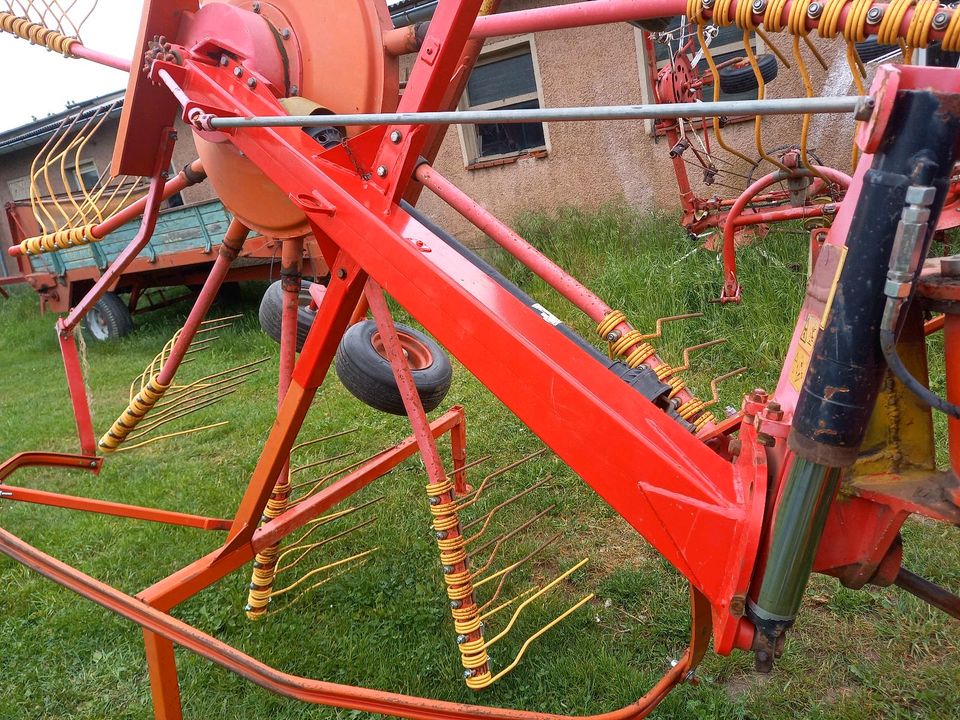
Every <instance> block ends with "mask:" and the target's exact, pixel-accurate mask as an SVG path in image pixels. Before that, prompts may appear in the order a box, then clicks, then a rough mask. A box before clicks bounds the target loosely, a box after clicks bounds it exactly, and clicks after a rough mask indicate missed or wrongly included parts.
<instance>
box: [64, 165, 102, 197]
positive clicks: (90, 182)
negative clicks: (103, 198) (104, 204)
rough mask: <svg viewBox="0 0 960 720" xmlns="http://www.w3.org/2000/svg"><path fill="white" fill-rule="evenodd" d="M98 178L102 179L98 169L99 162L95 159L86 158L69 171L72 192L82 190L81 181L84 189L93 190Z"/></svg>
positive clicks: (68, 176)
mask: <svg viewBox="0 0 960 720" xmlns="http://www.w3.org/2000/svg"><path fill="white" fill-rule="evenodd" d="M98 180H100V171H99V170H97V164H96V163H95V162H94V161H93V160H84V161H83V162H81V163H80V165H79V167H75V168H73V169H72V171H68V172H67V182H68V183H70V190H71V191H72V192H80V190H81V183H82V185H83V189H84V190H88V191H89V190H93V188H94V187H95V186H96V184H97V181H98Z"/></svg>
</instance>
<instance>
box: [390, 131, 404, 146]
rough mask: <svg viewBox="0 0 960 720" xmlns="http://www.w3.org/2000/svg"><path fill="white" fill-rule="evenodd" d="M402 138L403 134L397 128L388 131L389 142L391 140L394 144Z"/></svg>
mask: <svg viewBox="0 0 960 720" xmlns="http://www.w3.org/2000/svg"><path fill="white" fill-rule="evenodd" d="M402 139H403V134H402V133H401V132H400V131H399V130H394V131H393V132H392V133H390V142H392V143H393V144H394V145H396V144H397V143H398V142H400V141H401V140H402Z"/></svg>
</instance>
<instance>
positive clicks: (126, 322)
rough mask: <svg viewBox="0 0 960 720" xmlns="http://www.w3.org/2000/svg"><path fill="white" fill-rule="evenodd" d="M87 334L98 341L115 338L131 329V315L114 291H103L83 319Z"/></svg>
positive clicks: (127, 333)
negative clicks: (102, 294)
mask: <svg viewBox="0 0 960 720" xmlns="http://www.w3.org/2000/svg"><path fill="white" fill-rule="evenodd" d="M83 327H84V329H85V330H86V331H87V334H88V335H89V336H90V337H92V338H93V339H94V340H97V341H99V342H107V341H108V340H116V339H117V338H122V337H123V336H124V335H129V334H130V333H131V332H132V331H133V317H132V316H131V315H130V311H129V310H128V309H127V305H126V303H124V302H123V300H121V299H120V297H119V296H118V295H117V294H116V293H112V292H108V293H105V294H104V296H103V297H102V298H100V299H99V300H97V304H96V305H94V306H93V307H92V308H90V312H88V313H87V316H86V317H85V318H84V319H83Z"/></svg>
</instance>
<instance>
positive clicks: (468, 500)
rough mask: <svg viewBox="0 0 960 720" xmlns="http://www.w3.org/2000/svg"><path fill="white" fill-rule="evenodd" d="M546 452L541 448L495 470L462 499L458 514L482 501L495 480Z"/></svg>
mask: <svg viewBox="0 0 960 720" xmlns="http://www.w3.org/2000/svg"><path fill="white" fill-rule="evenodd" d="M545 452H547V448H541V449H540V450H537V451H536V452H532V453H530V454H529V455H526V456H524V457H522V458H520V459H519V460H516V461H514V462H512V463H510V464H509V465H504V466H503V467H502V468H497V469H496V470H494V471H493V472H492V473H490V474H489V475H487V476H486V477H485V478H484V479H483V480H482V481H481V482H480V485H478V486H477V488H476V489H474V490H472V491H471V492H468V493H467V494H466V495H464V496H463V497H462V498H460V500H459V502H458V503H457V512H462V511H463V510H466V509H467V508H468V507H470V506H471V505H473V504H475V503H476V502H477V501H478V500H479V499H480V497H481V496H482V495H483V493H484V491H486V489H487V487H488V485H489V484H490V483H491V482H492V481H493V480H495V479H496V478H498V477H500V476H501V475H504V474H505V473H508V472H509V471H511V470H514V469H516V468H518V467H519V466H521V465H523V464H524V463H527V462H530V461H531V460H533V459H534V458H535V457H539V456H540V455H543V454H544V453H545Z"/></svg>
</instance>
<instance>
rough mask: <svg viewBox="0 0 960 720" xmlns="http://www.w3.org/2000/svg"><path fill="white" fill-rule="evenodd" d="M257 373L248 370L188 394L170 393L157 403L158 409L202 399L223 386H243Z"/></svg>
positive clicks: (195, 389)
mask: <svg viewBox="0 0 960 720" xmlns="http://www.w3.org/2000/svg"><path fill="white" fill-rule="evenodd" d="M256 372H257V371H256V370H247V371H246V372H244V373H242V374H240V375H237V376H236V377H231V378H224V379H223V380H218V381H217V382H215V383H210V384H209V385H204V386H203V387H199V388H194V389H193V390H190V391H189V392H188V393H184V392H176V393H170V392H168V393H167V394H166V395H164V399H163V400H162V401H161V402H159V403H157V408H164V407H169V406H171V405H173V404H175V403H178V402H183V401H184V400H188V399H189V398H196V397H201V396H202V395H203V393H205V392H210V391H212V390H214V389H215V388H218V387H220V386H221V385H226V386H227V387H238V386H240V385H243V384H244V383H245V382H246V381H247V378H248V377H250V376H251V375H254V374H256ZM221 389H222V388H221Z"/></svg>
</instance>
